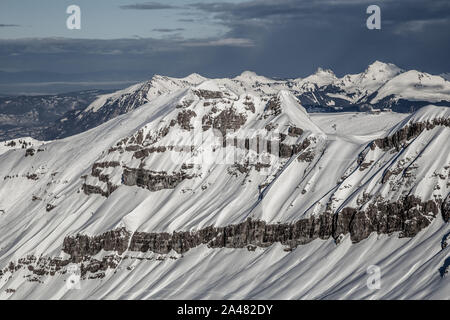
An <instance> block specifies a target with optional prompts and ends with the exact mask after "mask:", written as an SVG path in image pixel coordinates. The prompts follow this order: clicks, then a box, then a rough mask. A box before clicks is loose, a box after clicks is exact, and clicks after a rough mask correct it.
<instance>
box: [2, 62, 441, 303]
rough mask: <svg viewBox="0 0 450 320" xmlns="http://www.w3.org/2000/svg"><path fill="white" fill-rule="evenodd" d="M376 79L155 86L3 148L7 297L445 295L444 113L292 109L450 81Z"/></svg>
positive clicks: (394, 75) (160, 81)
mask: <svg viewBox="0 0 450 320" xmlns="http://www.w3.org/2000/svg"><path fill="white" fill-rule="evenodd" d="M375 69H376V70H381V69H382V70H384V71H383V72H381V71H380V73H378V72H375V71H374V70H373V68H370V67H369V69H368V71H367V72H365V74H361V75H356V76H352V77H350V78H349V79H337V78H336V77H335V76H334V75H333V74H332V73H331V72H329V71H324V70H322V71H320V72H319V73H318V74H316V76H315V77H309V78H307V79H303V80H300V79H296V80H291V81H281V80H271V79H267V78H264V77H261V76H257V75H255V74H254V73H251V72H245V73H243V74H242V75H240V76H238V77H237V78H234V79H205V78H202V77H200V76H198V75H192V76H190V77H188V78H185V79H172V78H165V77H159V76H158V77H155V78H154V79H152V81H150V82H148V83H145V84H140V85H136V86H135V87H132V88H129V89H126V90H124V91H121V92H118V93H115V94H112V95H108V96H102V97H100V98H99V99H98V100H97V101H96V102H94V103H93V104H91V105H90V106H89V107H88V108H87V109H86V110H84V111H82V112H80V113H78V114H76V115H74V116H75V117H76V119H78V120H77V121H80V122H79V123H83V121H84V120H83V119H84V118H85V119H88V118H90V119H97V124H98V125H97V126H95V127H93V128H92V129H90V130H86V131H84V132H82V133H80V134H77V135H73V136H71V137H67V138H65V139H60V140H55V141H50V142H47V143H43V144H40V143H39V142H34V143H36V146H35V147H30V146H27V148H23V149H22V148H21V149H17V148H13V150H7V151H6V152H4V153H3V154H0V181H2V183H1V184H0V298H1V299H19V298H21V299H25V298H27V299H33V298H52V299H70V298H75V299H86V298H87V299H100V298H120V299H150V298H151V299H154V298H187V299H198V298H216V299H241V298H283V299H299V298H307V299H330V298H347V299H355V298H414V299H419V298H443V299H447V298H448V292H450V282H449V281H448V278H447V277H446V276H445V275H446V270H447V269H448V267H449V265H450V260H449V259H450V258H449V250H450V249H449V248H450V247H448V246H445V243H446V242H448V238H449V234H450V230H449V225H448V221H449V219H450V196H449V191H450V149H449V148H450V145H449V143H448V141H449V140H450V108H449V107H443V106H435V105H428V106H426V107H423V108H421V109H419V110H418V111H416V112H414V113H412V114H406V113H405V114H400V113H395V112H380V113H375V112H372V113H348V112H347V113H340V114H308V113H307V111H306V109H305V108H304V107H303V106H302V104H301V103H300V102H301V101H302V99H301V95H300V94H299V93H300V92H301V90H304V91H305V92H309V93H311V92H313V93H314V92H316V91H317V88H318V87H319V85H321V86H322V87H321V88H323V86H326V87H329V86H330V85H333V86H335V87H336V88H337V87H338V85H339V86H340V87H339V88H347V89H346V90H347V92H352V94H353V96H352V97H353V98H352V99H354V100H352V101H356V100H358V101H360V100H361V99H362V97H367V99H369V97H370V100H373V99H382V98H380V97H382V95H383V94H385V95H387V96H389V97H391V98H392V96H395V97H397V96H398V97H400V96H401V97H402V99H403V98H404V97H405V95H408V96H407V97H408V98H411V95H410V90H409V85H407V83H414V81H421V83H422V84H423V86H422V87H418V88H417V90H418V91H419V92H420V94H421V96H425V95H426V94H425V92H431V91H430V90H437V89H436V86H435V84H436V83H438V84H439V83H440V85H442V86H444V87H446V86H448V85H449V84H448V83H447V82H443V83H441V82H439V81H440V80H436V79H435V78H433V77H431V78H427V79H425V78H421V79H417V78H416V77H415V76H411V77H410V76H408V77H406V79H403V80H402V78H400V80H399V79H398V77H401V76H402V75H404V74H405V73H403V72H401V71H400V70H397V69H396V68H394V67H393V66H390V65H388V66H384V65H383V68H381V67H380V68H375ZM319 78H320V79H319ZM368 78H370V79H372V80H373V79H375V80H373V81H379V85H380V88H384V89H383V90H385V91H382V89H380V88H378V89H376V88H375V87H374V86H372V85H371V84H368V83H369V82H370V81H369V82H368V80H367V79H368ZM388 78H389V79H390V80H387V79H388ZM385 80H386V81H385ZM330 81H331V82H330ZM392 81H397V82H400V83H403V84H405V83H406V84H405V85H404V87H403V88H404V90H405V91H402V95H400V94H399V93H398V92H396V91H395V90H394V91H393V90H390V88H391V87H390V86H389V83H390V82H392ZM408 81H410V82H408ZM330 83H331V84H330ZM394 83H396V82H394ZM431 83H432V84H433V85H431ZM316 87H317V88H316ZM310 88H312V89H311V90H312V91H307V90H309V89H310ZM314 88H316V89H314ZM356 88H358V89H356ZM444 89H445V88H444ZM314 90H316V91H314ZM421 90H423V91H421ZM444 91H445V90H441V91H439V92H440V93H439V94H441V95H442V97H446V96H445V92H444ZM336 92H337V91H336ZM336 94H338V93H336ZM417 94H419V93H417ZM299 95H300V98H299ZM378 95H380V96H378ZM311 96H313V95H311ZM367 101H368V100H367ZM141 103H142V105H141ZM95 114H99V115H98V116H97V115H95ZM87 127H89V126H87ZM87 127H86V128H87ZM37 149H39V150H37ZM373 265H376V266H378V267H379V268H380V270H381V286H380V288H379V289H378V290H373V289H371V288H370V287H368V286H367V278H368V276H369V274H368V272H367V270H368V268H370V267H371V266H373ZM74 279H76V281H77V283H75V284H76V285H78V286H79V288H81V290H74V286H72V284H74V283H72V282H71V281H73V280H74ZM78 279H79V280H80V282H78ZM75 284H74V285H75Z"/></svg>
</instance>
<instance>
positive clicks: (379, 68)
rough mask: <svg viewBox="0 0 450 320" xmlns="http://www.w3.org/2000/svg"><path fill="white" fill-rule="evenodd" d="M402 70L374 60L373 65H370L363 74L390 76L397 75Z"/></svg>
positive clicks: (390, 64)
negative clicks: (388, 74) (385, 74)
mask: <svg viewBox="0 0 450 320" xmlns="http://www.w3.org/2000/svg"><path fill="white" fill-rule="evenodd" d="M402 71H403V70H402V69H400V68H399V67H397V66H396V65H395V64H393V63H385V62H382V61H379V60H375V61H374V62H373V63H371V64H370V65H369V66H368V67H367V69H366V71H365V73H380V72H382V73H390V74H399V73H401V72H402Z"/></svg>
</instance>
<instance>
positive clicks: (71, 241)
mask: <svg viewBox="0 0 450 320" xmlns="http://www.w3.org/2000/svg"><path fill="white" fill-rule="evenodd" d="M129 239H130V233H129V232H128V231H127V230H125V229H124V228H121V229H115V230H111V231H107V232H105V233H103V234H101V235H98V236H92V237H90V236H87V235H79V234H78V235H76V236H75V237H66V238H65V239H64V242H63V247H62V250H63V251H64V252H67V253H69V254H70V256H71V261H72V262H80V261H81V260H82V259H83V257H84V256H93V255H96V254H97V253H99V252H100V251H101V250H102V249H103V250H105V251H117V252H118V253H119V254H122V253H123V252H124V251H125V250H126V249H127V246H128V241H129Z"/></svg>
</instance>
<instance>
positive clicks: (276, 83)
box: [45, 61, 450, 140]
mask: <svg viewBox="0 0 450 320" xmlns="http://www.w3.org/2000/svg"><path fill="white" fill-rule="evenodd" d="M209 80H211V79H206V78H204V77H202V76H200V75H198V74H192V75H190V76H188V77H186V78H181V79H177V78H170V77H164V76H154V77H153V78H152V79H151V80H150V81H147V82H143V83H139V84H136V85H133V86H131V87H129V88H127V89H124V90H120V91H117V92H115V93H112V94H106V95H102V96H99V97H98V99H97V100H95V101H94V102H92V104H91V105H89V106H88V107H87V108H86V109H85V110H83V111H81V110H73V111H71V112H69V113H68V114H67V115H65V116H63V117H62V118H61V119H60V120H59V121H58V122H57V123H56V125H55V126H53V127H52V128H50V129H48V130H47V131H46V136H45V139H46V140H53V139H56V138H63V137H67V136H70V135H73V134H76V133H80V132H83V131H85V130H88V129H91V128H93V127H96V126H98V125H99V124H101V123H104V122H106V121H108V120H110V119H112V118H114V117H116V116H118V115H120V114H124V113H127V112H129V111H132V110H134V109H136V108H138V107H140V106H142V105H144V104H145V103H147V102H149V101H151V100H152V99H155V98H156V97H158V96H160V95H164V94H169V93H173V92H175V91H176V90H178V89H181V88H188V87H190V86H193V85H198V84H200V83H202V82H205V81H209ZM214 80H215V81H216V82H220V83H222V84H223V85H225V84H227V85H229V86H232V87H236V86H238V87H241V91H242V90H244V91H246V90H254V91H256V92H259V93H263V94H275V93H276V92H278V91H279V90H287V91H289V92H291V93H292V94H293V95H295V96H296V97H297V98H298V99H299V101H300V103H301V104H302V105H303V107H305V108H306V110H307V111H309V112H311V111H312V112H336V111H361V110H363V111H366V110H371V109H391V110H393V111H396V112H413V111H415V110H417V109H419V108H421V107H423V106H425V105H428V104H430V103H433V104H437V105H444V106H450V82H449V81H448V80H445V79H444V78H442V77H441V76H433V75H430V74H427V73H423V72H418V71H415V70H412V71H407V72H405V71H404V70H402V69H400V68H398V67H397V66H395V65H393V64H390V63H383V62H380V61H375V62H374V63H373V64H371V65H370V66H369V67H368V68H367V69H366V70H365V71H364V72H362V73H359V74H349V75H345V76H343V77H342V78H338V77H336V75H335V74H334V73H333V72H332V71H331V70H324V69H320V68H319V69H318V70H317V72H316V73H315V74H313V75H310V76H308V77H306V78H303V79H300V78H298V79H288V80H274V79H270V78H267V77H264V76H259V75H257V74H255V73H254V72H250V71H245V72H243V73H242V74H241V75H239V76H237V77H235V78H233V79H214Z"/></svg>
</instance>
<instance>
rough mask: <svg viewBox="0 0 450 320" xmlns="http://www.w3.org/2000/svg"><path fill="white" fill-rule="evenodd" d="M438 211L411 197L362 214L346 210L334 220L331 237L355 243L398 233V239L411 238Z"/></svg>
mask: <svg viewBox="0 0 450 320" xmlns="http://www.w3.org/2000/svg"><path fill="white" fill-rule="evenodd" d="M438 211H439V209H438V205H437V204H436V202H434V201H433V200H429V201H426V202H422V201H421V200H420V199H419V198H416V197H414V196H407V197H405V198H403V199H402V200H401V201H398V202H387V201H382V200H381V201H377V202H375V203H372V204H370V205H369V207H368V209H366V210H364V211H360V210H357V209H355V208H349V207H347V208H344V209H343V210H342V211H341V212H339V213H338V214H336V215H335V216H334V219H333V237H334V238H335V239H338V238H339V236H340V235H341V234H347V233H349V234H350V236H351V239H352V241H353V242H355V243H356V242H359V241H361V240H363V239H365V238H367V237H368V236H369V235H370V233H372V232H377V233H378V234H391V233H393V232H400V237H414V236H415V235H416V234H417V233H418V232H419V231H421V230H422V229H424V228H425V227H427V226H428V225H429V224H430V223H431V220H432V219H433V218H435V217H436V215H437V213H438Z"/></svg>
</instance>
